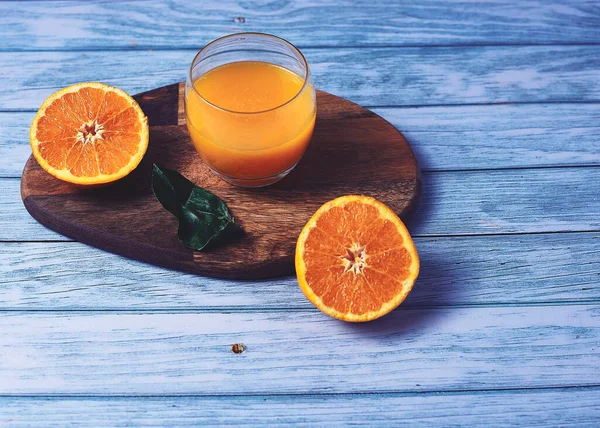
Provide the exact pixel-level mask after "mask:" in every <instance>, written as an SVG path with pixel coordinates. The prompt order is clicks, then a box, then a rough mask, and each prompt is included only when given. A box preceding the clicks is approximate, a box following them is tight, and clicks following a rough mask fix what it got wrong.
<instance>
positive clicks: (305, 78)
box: [186, 32, 310, 114]
mask: <svg viewBox="0 0 600 428" xmlns="http://www.w3.org/2000/svg"><path fill="white" fill-rule="evenodd" d="M239 36H259V37H267V38H271V39H275V40H277V41H280V42H283V43H284V44H286V45H287V46H288V47H290V48H292V50H294V51H295V52H297V53H298V54H299V55H300V58H302V63H303V64H304V67H305V69H306V73H305V76H304V77H303V80H304V81H303V82H302V87H301V88H300V89H299V90H298V92H297V93H296V94H295V95H294V96H293V97H291V98H290V99H289V100H287V101H285V102H284V103H282V104H279V105H278V106H275V107H271V108H269V109H266V110H259V111H236V110H230V109H227V108H224V107H221V106H219V105H217V104H215V103H213V102H210V101H209V100H207V99H206V98H205V97H204V96H202V94H201V93H200V92H199V91H198V90H197V89H196V86H195V85H194V79H193V78H192V72H193V70H194V65H196V60H197V59H198V57H199V56H200V54H202V53H203V52H204V51H205V50H206V49H208V48H209V47H210V46H212V45H213V44H215V43H217V42H220V41H222V40H226V39H229V38H232V37H239ZM227 64H231V63H227ZM187 77H188V80H189V81H190V86H191V87H192V90H193V91H194V92H195V93H196V94H197V95H198V96H199V97H200V98H201V99H202V100H203V101H204V102H205V103H207V104H209V105H210V106H212V107H214V108H216V109H218V110H221V111H224V112H228V113H233V114H261V113H268V112H270V111H274V110H277V109H280V108H281V107H284V106H286V105H287V104H289V103H291V102H292V101H294V100H295V99H296V98H298V97H299V96H300V94H302V92H304V90H305V89H306V87H307V86H308V81H309V78H310V68H309V67H308V61H307V60H306V58H305V57H304V54H303V53H302V52H301V51H300V49H298V48H297V47H296V46H294V45H293V44H292V43H290V42H288V41H287V40H286V39H284V38H283V37H279V36H274V35H272V34H267V33H259V32H244V33H234V34H228V35H226V36H223V37H219V38H218V39H215V40H213V41H212V42H210V43H208V44H207V45H205V46H204V47H203V48H202V49H200V50H199V51H198V53H196V55H195V56H194V59H193V60H192V64H191V65H190V68H189V71H188V76H187ZM186 101H187V100H186Z"/></svg>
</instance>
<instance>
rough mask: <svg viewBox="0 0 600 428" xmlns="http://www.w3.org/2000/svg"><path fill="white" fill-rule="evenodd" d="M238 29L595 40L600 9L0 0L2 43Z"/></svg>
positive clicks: (382, 37)
mask: <svg viewBox="0 0 600 428" xmlns="http://www.w3.org/2000/svg"><path fill="white" fill-rule="evenodd" d="M57 30H60V31H57ZM240 31H262V32H268V33H273V34H277V35H279V36H281V37H285V38H287V39H289V40H291V41H292V42H294V43H296V44H298V45H301V46H349V45H352V46H381V45H384V46H385V45H432V44H433V45H440V44H446V45H447V44H457V45H461V44H540V43H541V44H551V43H597V42H598V41H600V12H599V11H598V4H597V3H596V2H593V1H592V2H587V1H586V2H581V1H577V0H561V1H559V0H548V1H542V0H537V1H528V2H518V1H506V0H505V1H503V0H495V1H493V2H487V1H486V2H484V1H465V0H463V1H460V2H446V1H441V0H424V1H418V2H398V1H394V0H383V1H377V2H373V1H368V0H354V1H348V0H327V1H320V2H317V3H308V2H288V1H275V2H248V1H232V0H220V1H214V0H212V1H203V2H201V3H197V4H194V6H190V4H189V2H186V1H185V0H172V1H169V2H163V1H160V0H153V1H120V2H114V1H112V2H106V1H102V2H91V1H80V2H65V1H28V2H3V3H0V37H1V38H2V41H3V44H2V48H3V49H14V50H23V49H73V48H75V49H82V48H85V49H88V48H96V49H99V48H102V49H104V48H126V49H135V48H147V47H155V48H194V49H196V48H198V47H200V46H202V45H204V44H206V43H208V42H209V41H211V40H213V39H215V38H217V37H220V36H223V35H225V34H229V33H235V32H240Z"/></svg>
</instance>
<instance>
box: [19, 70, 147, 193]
mask: <svg viewBox="0 0 600 428" xmlns="http://www.w3.org/2000/svg"><path fill="white" fill-rule="evenodd" d="M148 135H149V134H148V119H147V118H146V116H145V115H144V112H143V111H142V109H141V108H140V106H139V105H138V103H137V102H136V101H135V100H134V99H133V98H132V97H131V96H129V95H128V94H127V93H126V92H124V91H122V90H121V89H118V88H115V87H112V86H108V85H105V84H103V83H95V82H86V83H79V84H76V85H72V86H69V87H67V88H65V89H62V90H60V91H58V92H56V93H54V94H52V95H50V96H49V97H48V98H47V99H46V100H45V101H44V103H43V104H42V106H41V107H40V109H39V111H38V113H37V115H36V116H35V118H34V120H33V123H32V124H31V129H30V132H29V139H30V142H31V149H32V152H33V156H34V157H35V159H36V160H37V161H38V163H39V164H40V166H41V167H42V168H43V169H44V170H45V171H47V172H48V173H50V174H51V175H53V176H54V177H56V178H59V179H61V180H64V181H67V182H69V183H74V184H78V185H97V184H104V183H110V182H112V181H115V180H118V179H119V178H122V177H124V176H126V175H127V174H129V173H130V172H131V171H133V170H134V169H135V168H136V167H137V165H138V164H139V163H140V162H141V160H142V158H143V156H144V154H145V153H146V150H147V148H148Z"/></svg>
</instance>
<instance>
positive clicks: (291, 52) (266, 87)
mask: <svg viewBox="0 0 600 428" xmlns="http://www.w3.org/2000/svg"><path fill="white" fill-rule="evenodd" d="M316 112H317V106H316V94H315V88H314V85H313V82H312V76H311V72H310V68H309V66H308V63H307V62H306V59H305V58H304V55H303V54H302V53H301V52H300V51H299V50H298V49H297V48H296V47H295V46H293V45H292V44H291V43H289V42H288V41H286V40H284V39H281V38H279V37H276V36H272V35H268V34H262V33H240V34H233V35H229V36H225V37H222V38H220V39H217V40H215V41H213V42H211V43H209V44H208V45H206V46H205V47H204V48H203V49H202V50H200V52H198V54H197V55H196V57H195V58H194V61H193V62H192V65H191V67H190V71H189V74H188V76H187V81H186V87H185V113H186V124H187V128H188V131H189V133H190V137H191V139H192V141H193V143H194V146H195V147H196V150H197V151H198V153H199V154H200V156H201V157H202V159H203V160H204V162H205V163H206V164H207V165H208V166H209V167H210V169H211V170H212V171H214V172H215V173H216V174H217V175H219V176H220V177H222V178H223V179H224V180H226V181H228V182H230V183H232V184H234V185H238V186H244V187H260V186H266V185H269V184H272V183H275V182H276V181H278V180H280V179H281V178H283V177H285V176H286V175H287V174H288V173H289V172H290V171H291V170H292V169H293V168H294V167H295V166H296V164H297V163H298V162H299V161H300V158H301V157H302V155H303V154H304V152H305V150H306V148H307V146H308V144H309V142H310V139H311V136H312V134H313V130H314V126H315V118H316Z"/></svg>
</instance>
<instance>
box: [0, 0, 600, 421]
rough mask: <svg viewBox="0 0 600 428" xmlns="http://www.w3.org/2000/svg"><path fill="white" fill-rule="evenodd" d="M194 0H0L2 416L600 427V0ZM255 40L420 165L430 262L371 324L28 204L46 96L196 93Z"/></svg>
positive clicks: (423, 242)
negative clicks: (173, 262) (211, 65)
mask: <svg viewBox="0 0 600 428" xmlns="http://www.w3.org/2000/svg"><path fill="white" fill-rule="evenodd" d="M190 3H192V2H189V1H184V0H172V1H157V0H150V1H31V2H15V1H0V40H1V41H2V44H1V45H0V77H1V79H0V426H7V427H12V426H28V425H35V424H40V425H42V426H48V425H51V424H59V425H62V424H65V425H66V424H69V423H71V424H75V425H79V424H84V425H92V426H109V425H124V426H129V425H137V424H144V425H146V424H147V425H163V426H178V425H187V424H191V423H203V424H236V425H238V424H240V425H244V424H249V425H254V424H265V423H266V424H275V423H285V424H292V423H294V424H304V425H308V426H315V425H317V426H320V425H328V424H331V425H339V424H342V423H353V424H354V423H356V424H359V423H364V424H369V425H386V424H390V425H392V424H393V425H396V424H398V423H401V422H407V423H410V424H411V425H424V426H438V425H476V424H491V425H508V424H518V425H523V426H533V425H558V426H565V425H569V424H573V425H578V426H598V425H599V424H600V168H599V166H600V2H597V1H578V0H555V1H541V0H540V1H534V0H531V1H527V2H520V1H516V0H515V1H504V0H493V1H485V2H483V1H482V2H475V1H461V2H455V3H450V2H444V1H436V0H421V1H412V2H398V1H395V0H383V1H378V2H373V1H358V0H356V1H354V0H353V1H348V0H326V1H322V2H310V3H308V2H301V1H296V2H294V1H279V0H278V1H252V0H245V1H242V0H240V1H233V0H219V1H203V2H197V4H196V5H195V6H192V5H190ZM402 3H405V4H402ZM240 31H262V32H268V33H272V34H276V35H279V36H281V37H284V38H286V39H289V40H290V41H292V42H293V43H295V44H296V45H297V46H299V47H300V48H301V49H302V51H303V52H304V53H305V54H306V56H307V57H308V60H309V62H310V64H311V66H312V69H313V72H314V77H315V82H316V85H317V87H318V88H319V89H322V90H325V91H328V92H331V93H334V94H336V95H339V96H342V97H345V98H348V99H350V100H352V101H354V102H357V103H360V104H362V105H364V106H366V107H369V108H371V109H372V110H373V111H375V112H376V113H378V114H379V115H381V116H383V117H384V118H386V119H387V120H389V121H390V122H391V123H393V124H394V125H395V126H396V127H397V128H398V129H400V130H401V131H402V132H403V133H404V134H405V135H406V137H407V139H408V140H409V141H410V143H411V144H412V145H413V147H414V149H415V151H416V152H417V155H418V158H419V161H420V163H421V167H422V170H423V182H424V184H423V197H422V202H421V205H420V209H419V212H418V214H417V216H416V218H415V219H414V221H413V222H412V223H411V224H410V225H409V228H410V231H411V233H412V234H413V236H414V237H415V243H416V245H417V248H418V250H419V253H420V257H421V263H422V271H421V275H420V277H419V279H418V281H417V283H416V285H415V288H414V290H413V291H412V293H411V294H410V296H409V298H408V299H407V301H406V302H405V303H404V304H403V305H402V306H401V307H400V308H399V309H397V310H395V311H394V312H392V313H391V314H390V315H388V316H386V317H384V318H382V319H381V320H379V321H376V322H372V323H368V324H361V325H356V324H346V323H342V322H339V321H336V320H333V319H331V318H328V317H327V316H325V315H323V314H321V313H320V312H319V311H318V310H316V309H315V308H314V307H312V305H311V304H310V303H309V302H308V301H307V300H306V299H305V297H304V295H303V294H302V292H301V291H300V290H299V288H298V286H297V284H296V280H295V278H292V277H288V278H280V279H276V280H272V281H264V282H242V281H223V280H216V279H210V278H204V277H199V276H194V275H188V274H182V273H178V272H174V271H169V270H165V269H160V268H156V267H153V266H150V265H146V264H143V263H138V262H135V261H131V260H128V259H124V258H121V257H118V256H115V255H112V254H108V253H104V252H102V251H100V250H97V249H94V248H91V247H88V246H86V245H83V244H80V243H77V242H73V241H71V240H69V239H66V238H65V237H63V236H61V235H59V234H57V233H54V232H52V231H50V230H48V229H45V228H44V227H42V226H40V225H39V224H37V223H36V222H35V221H34V220H33V219H32V218H31V217H30V216H29V215H28V214H27V212H26V211H25V209H24V207H23V205H22V203H21V199H20V195H19V184H20V175H21V171H22V168H23V166H24V163H25V160H26V159H27V157H28V156H29V154H30V149H29V140H28V130H29V125H30V123H31V120H32V119H33V116H34V114H35V112H36V110H37V108H38V107H39V106H40V104H41V102H42V100H43V99H44V98H45V97H47V96H48V95H49V94H51V93H52V92H54V91H55V90H57V89H59V88H62V87H64V86H66V85H69V84H72V83H75V82H80V81H89V80H92V81H102V82H106V83H109V84H112V85H116V86H119V87H121V88H123V89H125V90H126V91H128V92H129V93H132V94H133V93H137V92H141V91H145V90H148V89H152V88H155V87H158V86H162V85H166V84H169V83H174V82H177V81H181V80H183V79H184V76H185V73H186V69H187V67H188V66H189V64H190V62H191V60H192V58H193V56H194V54H195V52H196V51H197V50H198V49H199V48H201V47H202V46H203V45H204V44H206V43H207V42H209V41H211V40H213V39H215V38H217V37H219V36H222V35H225V34H228V33H233V32H240ZM235 343H242V344H244V345H245V347H246V349H245V351H244V352H243V353H241V354H236V353H233V352H232V351H231V346H232V344H235Z"/></svg>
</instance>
